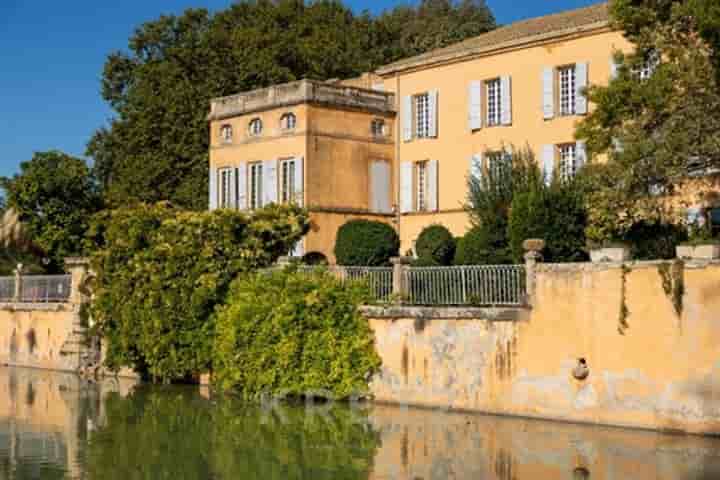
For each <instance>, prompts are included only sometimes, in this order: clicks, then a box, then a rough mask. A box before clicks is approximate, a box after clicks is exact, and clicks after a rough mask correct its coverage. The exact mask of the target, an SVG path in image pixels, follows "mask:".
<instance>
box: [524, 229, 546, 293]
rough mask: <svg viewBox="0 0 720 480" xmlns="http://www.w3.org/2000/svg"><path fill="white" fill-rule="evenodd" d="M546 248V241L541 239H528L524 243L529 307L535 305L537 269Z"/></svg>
mask: <svg viewBox="0 0 720 480" xmlns="http://www.w3.org/2000/svg"><path fill="white" fill-rule="evenodd" d="M544 248H545V241H544V240H541V239H528V240H525V241H524V242H523V249H525V291H526V294H527V304H528V306H532V305H533V304H534V303H535V288H536V285H535V282H536V271H535V267H536V266H537V264H538V263H540V262H542V253H541V252H542V250H543V249H544Z"/></svg>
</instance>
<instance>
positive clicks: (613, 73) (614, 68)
mask: <svg viewBox="0 0 720 480" xmlns="http://www.w3.org/2000/svg"><path fill="white" fill-rule="evenodd" d="M619 70H620V65H618V63H617V61H616V60H615V56H614V55H613V56H612V58H610V80H615V79H616V78H617V76H618V71H619Z"/></svg>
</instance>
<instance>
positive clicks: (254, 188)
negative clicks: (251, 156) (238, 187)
mask: <svg viewBox="0 0 720 480" xmlns="http://www.w3.org/2000/svg"><path fill="white" fill-rule="evenodd" d="M249 170H250V172H249V174H248V193H249V195H248V197H249V198H248V208H249V209H250V210H256V209H258V208H260V207H262V205H263V204H262V190H263V188H262V186H263V164H262V163H260V162H257V163H251V164H250V165H249Z"/></svg>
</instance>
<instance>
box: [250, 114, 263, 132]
mask: <svg viewBox="0 0 720 480" xmlns="http://www.w3.org/2000/svg"><path fill="white" fill-rule="evenodd" d="M262 129H263V124H262V120H260V119H259V118H253V119H252V120H250V126H249V128H248V133H250V136H251V137H256V136H258V135H260V134H261V133H262Z"/></svg>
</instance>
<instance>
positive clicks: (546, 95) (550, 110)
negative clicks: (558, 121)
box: [542, 67, 555, 120]
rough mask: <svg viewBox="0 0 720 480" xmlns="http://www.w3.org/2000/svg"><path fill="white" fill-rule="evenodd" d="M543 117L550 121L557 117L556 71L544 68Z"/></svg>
mask: <svg viewBox="0 0 720 480" xmlns="http://www.w3.org/2000/svg"><path fill="white" fill-rule="evenodd" d="M542 84H543V117H544V118H545V120H550V119H551V118H553V117H555V69H554V68H552V67H545V68H543V75H542Z"/></svg>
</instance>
